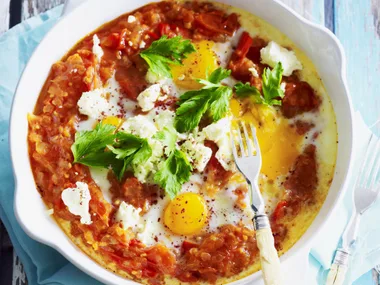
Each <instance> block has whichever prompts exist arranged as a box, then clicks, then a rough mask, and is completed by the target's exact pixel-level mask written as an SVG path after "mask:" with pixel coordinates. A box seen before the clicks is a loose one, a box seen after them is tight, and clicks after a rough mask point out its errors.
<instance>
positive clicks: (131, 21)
mask: <svg viewBox="0 0 380 285" xmlns="http://www.w3.org/2000/svg"><path fill="white" fill-rule="evenodd" d="M127 21H128V23H133V22H136V17H135V16H133V15H129V16H128V20H127Z"/></svg>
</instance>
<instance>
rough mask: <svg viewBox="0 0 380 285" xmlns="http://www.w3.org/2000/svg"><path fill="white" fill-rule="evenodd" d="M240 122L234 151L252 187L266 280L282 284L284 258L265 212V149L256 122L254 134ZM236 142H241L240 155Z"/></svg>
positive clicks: (237, 164) (253, 205)
mask: <svg viewBox="0 0 380 285" xmlns="http://www.w3.org/2000/svg"><path fill="white" fill-rule="evenodd" d="M238 125H239V128H238V130H237V131H236V129H234V128H233V127H232V128H231V133H230V138H231V145H232V153H233V156H234V159H235V163H236V166H237V168H238V169H239V171H240V172H241V173H242V174H243V175H244V177H245V179H246V180H247V183H248V185H249V188H250V190H251V207H252V209H253V210H254V212H255V217H254V227H255V230H256V240H257V246H258V248H259V250H260V261H261V269H262V272H263V278H264V282H265V284H266V285H280V284H282V281H281V280H282V276H281V271H280V260H279V258H278V254H277V251H276V248H275V247H274V238H273V235H272V230H271V228H270V223H269V219H268V216H267V215H266V214H265V204H264V200H263V197H262V196H261V193H260V189H259V185H258V178H259V173H260V169H261V152H260V147H259V143H258V141H257V137H256V131H255V128H254V126H253V125H252V124H249V128H250V131H251V134H252V135H251V136H252V138H250V137H249V134H248V130H247V127H246V124H245V123H244V122H240V123H239V124H238ZM235 132H236V133H237V139H236V138H235V136H234V133H235ZM242 133H243V136H242ZM236 145H238V146H239V151H240V155H239V153H238V149H237V148H236ZM254 151H255V153H254Z"/></svg>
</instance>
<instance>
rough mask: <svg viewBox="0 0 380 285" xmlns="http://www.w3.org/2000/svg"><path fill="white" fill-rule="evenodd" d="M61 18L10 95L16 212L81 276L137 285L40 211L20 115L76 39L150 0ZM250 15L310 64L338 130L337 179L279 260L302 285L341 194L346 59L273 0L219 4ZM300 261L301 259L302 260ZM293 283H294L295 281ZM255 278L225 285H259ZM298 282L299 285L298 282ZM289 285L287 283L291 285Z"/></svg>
mask: <svg viewBox="0 0 380 285" xmlns="http://www.w3.org/2000/svg"><path fill="white" fill-rule="evenodd" d="M70 1H71V2H70V3H69V4H70V5H68V6H67V7H66V9H65V15H64V16H63V17H62V19H61V20H60V21H59V22H58V23H57V24H56V25H55V26H54V28H52V30H51V31H50V32H49V33H48V34H47V35H46V37H45V38H44V39H43V41H42V42H41V43H40V45H39V46H38V47H37V49H36V50H35V52H34V54H33V56H32V57H31V59H30V61H29V63H28V65H27V66H26V68H25V71H24V73H23V75H22V77H21V79H20V82H19V85H18V87H17V91H16V94H15V97H14V102H13V107H12V114H11V125H10V144H11V156H12V162H13V169H14V175H15V181H16V192H15V204H14V209H15V214H16V217H17V219H18V221H19V223H20V225H21V226H22V228H23V229H24V230H25V232H26V233H27V234H28V235H29V236H30V237H32V238H33V239H35V240H37V241H39V242H42V243H44V244H47V245H49V246H51V247H53V248H55V249H56V250H58V251H59V252H60V253H62V254H63V255H64V256H65V257H66V258H67V259H68V260H70V261H71V262H72V263H73V264H75V265H76V266H77V267H79V268H80V269H81V270H83V271H84V272H86V273H87V274H89V275H91V276H93V277H94V278H96V279H98V280H100V281H101V282H103V283H106V284H126V285H131V284H137V283H135V282H133V281H129V280H125V279H123V278H121V277H119V276H117V275H115V274H113V273H111V272H109V271H107V270H106V269H104V268H102V267H101V266H99V265H98V264H97V263H95V262H94V261H93V260H91V259H90V258H89V257H87V256H86V255H85V254H84V253H82V252H81V251H80V250H79V249H78V248H77V247H76V246H75V245H74V244H73V243H72V242H71V241H70V240H69V239H68V238H67V237H66V235H65V234H64V233H63V231H61V229H60V228H59V227H58V225H57V224H56V223H55V222H54V220H53V219H52V218H51V217H50V216H49V215H47V213H46V207H45V205H44V203H43V201H42V199H41V197H40V195H39V193H38V191H37V190H36V189H35V188H36V187H35V183H34V179H33V175H32V171H31V168H30V164H29V158H28V145H27V133H28V122H27V114H28V113H31V112H33V109H34V106H35V103H36V100H37V98H38V95H39V93H40V90H41V88H42V86H43V84H44V81H45V79H46V77H47V76H48V73H49V70H50V67H51V65H52V64H53V63H54V62H56V61H57V60H59V59H60V58H61V57H62V56H63V55H64V54H65V53H66V52H67V51H68V50H69V49H70V48H71V47H72V46H73V45H74V44H75V43H76V42H77V41H78V40H80V39H81V38H82V37H83V36H84V35H86V34H87V33H90V32H91V31H93V30H94V29H96V28H97V27H99V26H100V25H102V24H103V23H105V22H108V21H110V20H112V19H114V18H116V17H118V16H119V15H121V14H124V13H126V12H128V11H132V10H134V9H136V8H138V7H140V6H142V5H145V4H147V3H149V2H151V0H138V1H137V0H130V1H125V0H108V1H104V0H92V1H87V2H84V3H81V5H80V6H79V7H77V8H75V9H72V8H73V7H74V6H75V4H77V3H78V2H77V1H80V0H70ZM219 1H220V2H222V3H226V4H230V5H233V6H236V7H238V8H242V9H244V10H247V11H249V12H251V13H252V14H255V15H257V16H259V17H261V18H263V19H264V20H266V21H267V22H269V23H270V24H272V25H273V26H275V27H276V28H278V29H279V30H280V31H282V32H283V33H285V34H286V35H287V36H288V37H289V38H290V39H291V40H292V41H293V42H294V43H295V44H296V45H298V47H300V48H301V49H302V50H303V51H305V53H306V54H307V55H308V56H309V58H310V59H311V60H312V61H313V62H314V64H315V66H316V68H317V70H318V72H319V75H320V77H321V79H322V80H323V83H324V85H325V87H326V89H327V92H328V94H329V95H330V97H331V100H332V103H333V106H334V109H335V113H336V118H337V124H338V134H339V146H338V158H337V164H336V173H335V176H334V180H333V183H332V185H331V189H330V192H329V194H328V196H327V199H326V202H325V203H324V205H323V207H322V209H321V211H320V213H319V214H318V216H317V218H316V219H315V221H314V222H313V224H312V225H311V227H310V228H309V229H308V230H307V232H306V233H305V234H304V235H303V237H302V238H301V239H300V240H299V241H298V242H297V243H296V245H295V246H293V248H291V249H290V250H289V251H288V252H287V253H286V254H285V255H284V256H282V257H281V261H282V266H283V268H284V272H285V275H286V276H285V280H288V281H285V283H284V284H307V283H304V282H303V281H301V279H300V278H301V277H302V276H301V275H302V274H301V273H300V272H306V271H305V270H304V269H302V266H305V264H307V252H308V249H309V248H310V245H311V242H312V239H313V238H318V230H319V229H320V228H321V227H322V225H323V224H324V223H325V222H326V221H327V220H328V218H329V216H330V215H331V214H332V213H333V212H334V209H335V207H336V205H337V204H338V202H339V200H340V197H342V194H343V192H344V188H345V183H346V181H347V177H348V176H349V172H350V169H351V157H352V151H353V121H352V108H351V103H350V97H349V94H348V90H347V84H346V79H345V58H344V52H343V49H342V46H341V44H340V43H339V41H338V40H337V38H336V37H335V36H334V35H333V34H332V33H331V32H330V31H329V30H327V29H326V28H324V27H322V26H318V25H315V24H313V23H311V22H309V21H307V20H305V19H304V18H302V17H300V16H299V15H297V14H295V13H294V12H293V11H291V10H290V9H289V8H287V7H285V6H284V5H283V4H281V3H280V2H278V1H276V0H219ZM302 259H303V260H302ZM294 277H296V278H294ZM260 280H261V273H260V272H257V273H255V274H253V275H251V276H248V277H246V278H245V279H242V280H240V281H237V282H234V283H232V284H236V285H237V284H260V283H261V282H262V281H260ZM297 280H298V282H297ZM290 282H291V283H290Z"/></svg>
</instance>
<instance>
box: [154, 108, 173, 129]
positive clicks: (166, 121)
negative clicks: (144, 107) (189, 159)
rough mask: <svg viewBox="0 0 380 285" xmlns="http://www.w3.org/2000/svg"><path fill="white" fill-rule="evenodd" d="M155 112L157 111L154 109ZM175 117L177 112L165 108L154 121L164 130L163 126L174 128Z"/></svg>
mask: <svg viewBox="0 0 380 285" xmlns="http://www.w3.org/2000/svg"><path fill="white" fill-rule="evenodd" d="M152 112H154V114H155V113H156V112H155V111H154V110H153V111H152ZM174 117H175V113H174V112H173V111H170V110H167V109H166V110H163V111H161V112H160V113H159V114H158V115H157V116H156V117H155V118H154V123H155V125H156V127H157V129H159V130H162V129H163V128H165V127H167V128H171V127H173V128H174Z"/></svg>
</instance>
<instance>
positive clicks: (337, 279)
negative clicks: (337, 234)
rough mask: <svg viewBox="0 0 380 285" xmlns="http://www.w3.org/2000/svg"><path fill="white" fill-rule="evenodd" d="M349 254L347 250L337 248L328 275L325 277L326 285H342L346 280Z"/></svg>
mask: <svg viewBox="0 0 380 285" xmlns="http://www.w3.org/2000/svg"><path fill="white" fill-rule="evenodd" d="M349 257H350V253H349V251H348V250H345V249H343V248H339V249H338V250H337V251H336V253H335V257H334V262H333V264H332V265H331V268H330V271H329V274H328V275H327V280H326V285H342V284H343V283H344V279H346V273H347V269H348V263H349Z"/></svg>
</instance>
